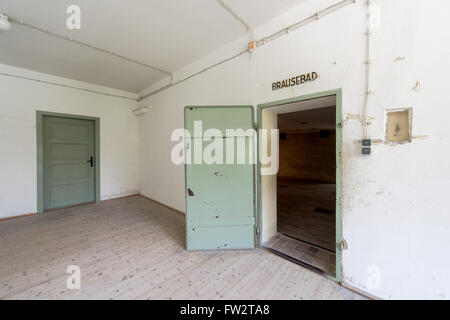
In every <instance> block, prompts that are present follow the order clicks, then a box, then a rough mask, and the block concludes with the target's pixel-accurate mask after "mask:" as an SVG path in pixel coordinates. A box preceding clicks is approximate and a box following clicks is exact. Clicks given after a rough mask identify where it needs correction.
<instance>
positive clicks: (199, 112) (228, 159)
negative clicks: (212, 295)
mask: <svg viewBox="0 0 450 320" xmlns="http://www.w3.org/2000/svg"><path fill="white" fill-rule="evenodd" d="M200 127H201V129H202V130H201V131H200V130H196V129H199V128H200ZM185 129H186V130H187V132H188V133H189V135H188V136H187V137H186V140H185V144H186V145H185V153H186V154H185V156H186V243H187V249H188V250H218V249H248V248H254V246H255V210H254V203H255V201H254V196H255V195H254V188H255V180H254V178H255V177H254V164H253V159H254V156H255V155H254V147H255V145H254V144H255V140H254V137H255V132H254V129H253V108H252V107H251V106H233V107H186V108H185ZM211 132H212V133H213V135H212V136H211V137H210V138H207V137H206V136H208V133H211ZM219 133H220V134H221V135H222V136H220V135H219ZM243 146H245V147H243ZM212 147H215V148H212ZM212 149H214V151H211V150H212ZM199 150H201V151H199ZM220 150H222V152H223V154H222V155H220ZM200 152H201V153H200ZM243 153H245V155H243ZM208 155H213V157H214V159H215V161H213V162H211V161H208V159H207V156H208ZM244 158H245V159H244ZM219 159H222V160H223V161H222V162H221V161H220V160H219Z"/></svg>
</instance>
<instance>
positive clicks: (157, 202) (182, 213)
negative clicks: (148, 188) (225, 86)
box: [140, 194, 186, 216]
mask: <svg viewBox="0 0 450 320" xmlns="http://www.w3.org/2000/svg"><path fill="white" fill-rule="evenodd" d="M140 196H141V197H142V198H144V199H147V200H149V201H152V202H154V203H156V204H159V205H160V206H163V207H165V208H167V209H170V210H172V211H175V212H176V213H178V214H181V215H183V216H185V215H186V213H185V212H183V211H180V210H177V209H175V208H172V207H170V206H168V205H166V204H164V203H162V202H159V201H156V200H154V199H152V198H149V197H147V196H144V195H143V194H140Z"/></svg>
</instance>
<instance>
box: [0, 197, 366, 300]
mask: <svg viewBox="0 0 450 320" xmlns="http://www.w3.org/2000/svg"><path fill="white" fill-rule="evenodd" d="M184 238H185V224H184V217H183V216H182V215H180V214H178V213H176V212H174V211H172V210H170V209H167V208H165V207H162V206H160V205H158V204H156V203H154V202H152V201H149V200H147V199H144V198H142V197H139V196H134V197H129V198H123V199H118V200H112V201H107V202H103V203H100V204H89V205H83V206H79V207H74V208H68V209H62V210H58V211H54V212H51V213H47V214H42V215H38V216H32V217H25V218H20V219H15V220H9V221H4V222H1V223H0V241H1V245H0V298H1V299H360V298H362V297H361V296H359V295H357V294H355V293H352V292H350V291H348V290H347V289H344V288H342V287H340V286H338V285H337V284H335V283H334V282H332V281H330V280H327V279H326V278H324V277H322V276H320V275H318V274H316V273H313V272H311V271H309V270H306V269H304V268H302V267H300V266H298V265H296V264H293V263H291V262H289V261H287V260H285V259H283V258H281V257H279V256H277V255H275V254H272V253H270V252H268V251H266V250H264V249H255V250H248V251H211V252H187V251H186V250H185V240H184ZM69 265H78V266H79V267H80V268H81V290H68V289H67V288H66V280H67V277H68V274H66V269H67V267H68V266H69Z"/></svg>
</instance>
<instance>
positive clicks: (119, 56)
mask: <svg viewBox="0 0 450 320" xmlns="http://www.w3.org/2000/svg"><path fill="white" fill-rule="evenodd" d="M8 18H9V21H10V22H13V23H16V24H19V25H22V26H25V27H28V28H31V29H34V30H36V31H39V32H42V33H45V34H47V35H49V36H52V37H56V38H59V39H62V40H65V41H70V42H73V43H76V44H78V45H80V46H83V47H86V48H89V49H92V50H95V51H98V52H101V53H104V54H107V55H110V56H113V57H116V58H119V59H122V60H125V61H128V62H131V63H134V64H137V65H140V66H142V67H146V68H148V69H152V70H154V71H158V72H161V73H164V74H166V75H168V76H169V77H170V81H171V82H172V81H173V76H172V73H171V72H169V71H167V70H164V69H161V68H158V67H155V66H152V65H150V64H147V63H144V62H140V61H137V60H135V59H131V58H128V57H126V56H123V55H120V54H117V53H115V52H112V51H110V50H106V49H102V48H99V47H96V46H95V45H93V44H89V43H86V42H83V41H79V40H76V39H74V38H71V37H66V36H64V35H61V34H58V33H56V32H53V31H50V30H48V29H44V28H40V27H37V26H35V25H32V24H30V23H26V22H24V21H22V20H19V19H17V18H14V17H12V16H8Z"/></svg>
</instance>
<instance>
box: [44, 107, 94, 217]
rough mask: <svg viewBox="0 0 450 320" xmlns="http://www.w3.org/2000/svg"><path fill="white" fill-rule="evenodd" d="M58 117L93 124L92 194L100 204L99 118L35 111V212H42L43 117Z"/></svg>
mask: <svg viewBox="0 0 450 320" xmlns="http://www.w3.org/2000/svg"><path fill="white" fill-rule="evenodd" d="M44 116H51V117H60V118H69V119H79V120H91V121H93V122H94V150H95V157H94V161H95V170H94V175H95V177H94V185H95V187H94V192H95V202H96V203H99V202H100V118H98V117H89V116H81V115H75V114H68V113H58V112H48V111H40V110H37V111H36V155H37V156H36V169H37V212H38V213H43V212H44V137H43V121H42V120H43V117H44Z"/></svg>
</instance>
